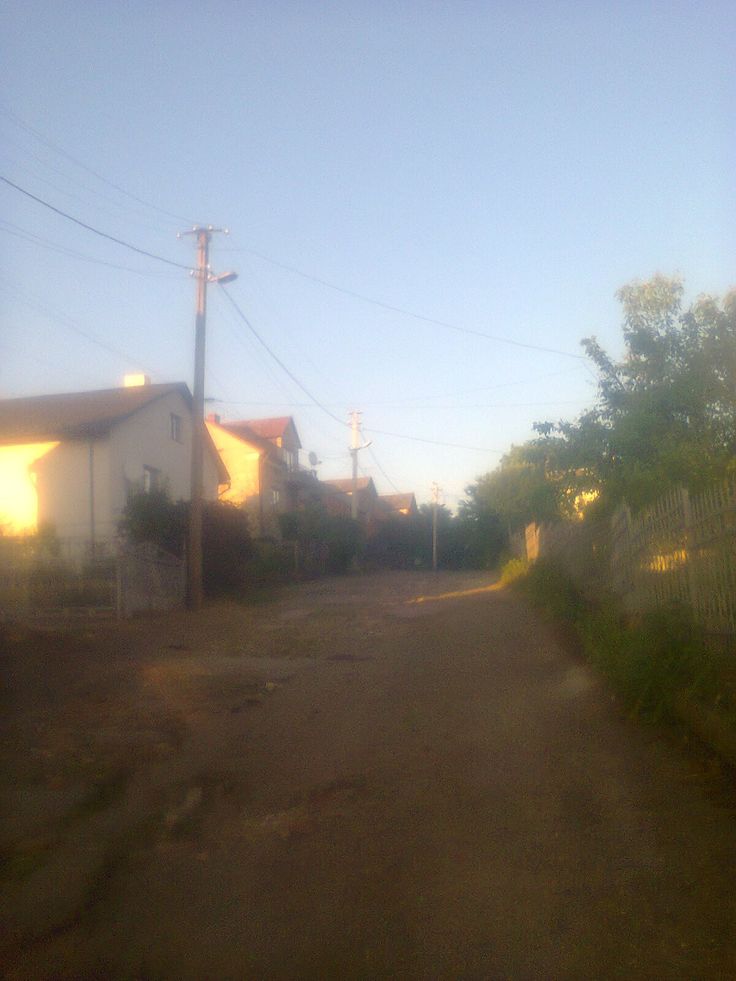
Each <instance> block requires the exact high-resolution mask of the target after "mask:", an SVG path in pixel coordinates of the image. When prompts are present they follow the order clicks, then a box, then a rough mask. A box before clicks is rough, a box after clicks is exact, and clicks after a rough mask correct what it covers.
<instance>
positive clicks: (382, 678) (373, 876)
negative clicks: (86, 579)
mask: <svg viewBox="0 0 736 981" xmlns="http://www.w3.org/2000/svg"><path fill="white" fill-rule="evenodd" d="M488 584H489V582H488V580H487V579H485V580H484V579H483V577H478V576H470V575H445V574H440V575H439V576H437V577H428V576H422V575H418V574H395V575H394V574H391V575H384V576H376V577H369V576H365V577H353V578H347V579H342V580H333V581H329V582H327V581H323V582H319V583H309V584H303V585H300V586H296V587H289V588H286V589H284V590H281V591H279V592H278V593H277V594H276V595H275V596H274V597H272V598H271V599H269V600H268V601H264V602H261V603H259V604H258V605H256V606H238V605H235V604H219V605H215V606H210V607H208V608H207V609H205V610H204V611H203V612H202V613H201V614H197V615H191V614H187V615H184V614H178V615H172V616H166V617H161V618H157V619H154V620H150V621H136V622H132V623H128V624H123V625H121V626H118V625H114V624H100V625H85V626H84V627H82V628H77V629H76V630H75V631H72V632H69V631H67V632H65V633H55V632H46V633H43V634H29V633H28V632H27V631H25V630H22V629H12V630H10V631H6V632H5V635H4V640H5V645H6V648H9V649H7V650H6V651H5V652H4V654H3V658H2V663H3V665H4V675H5V680H6V682H7V683H8V684H7V696H6V697H7V703H6V705H5V706H4V709H3V716H2V733H1V735H2V737H3V741H2V750H1V753H2V756H1V761H2V766H3V777H2V785H1V786H0V790H1V792H2V800H1V801H0V803H2V807H3V814H4V819H3V822H2V826H1V829H0V830H1V833H2V839H1V841H0V845H1V846H2V850H3V857H4V862H3V873H2V881H1V882H0V885H1V886H2V900H3V907H4V916H3V920H4V931H3V936H2V951H3V954H2V956H3V963H4V964H5V972H6V977H8V978H12V979H31V978H32V979H37V978H55V979H56V978H75V979H76V978H90V979H91V978H106V979H107V978H110V979H117V978H121V979H123V978H124V979H129V978H130V979H133V978H140V979H241V978H242V979H266V978H284V979H291V978H294V979H301V978H327V979H330V978H340V979H342V978H346V979H350V978H366V979H368V978H411V979H414V978H421V979H435V978H436V979H440V978H442V979H444V978H447V979H456V978H463V979H473V978H479V979H480V978H491V979H496V978H498V979H501V978H510V979H537V978H541V979H556V978H560V979H563V978H581V979H582V978H627V979H631V978H657V979H667V978H683V979H706V978H719V979H726V978H733V977H736V881H735V878H734V873H735V871H736V812H735V811H734V807H733V797H732V796H731V795H730V794H729V793H728V788H727V785H726V778H725V777H723V776H722V775H721V776H720V777H719V776H718V775H716V774H710V775H709V774H708V773H707V772H706V769H707V768H706V766H705V764H704V762H703V760H702V759H697V758H694V757H692V756H686V755H684V753H683V752H682V750H681V749H679V748H678V747H677V746H676V745H673V744H672V743H671V742H667V741H664V740H662V739H660V738H657V737H656V736H655V735H654V734H653V733H651V732H648V731H646V730H645V729H642V728H641V727H640V726H639V725H637V724H635V723H632V722H630V721H628V720H626V719H625V718H624V717H623V716H622V713H621V710H620V708H619V707H618V705H617V703H616V702H615V701H614V700H612V698H611V695H610V693H609V692H608V691H607V689H606V687H605V685H604V684H602V683H601V682H599V681H598V680H597V679H596V677H595V675H594V674H593V673H592V672H591V671H590V670H589V669H588V668H587V667H585V665H584V664H583V663H582V662H581V661H580V660H579V659H577V658H576V657H575V656H574V655H573V654H571V653H570V652H569V651H566V650H565V649H563V648H562V647H561V646H560V644H559V643H558V641H557V640H556V639H555V635H554V633H553V632H552V631H551V630H550V629H549V628H548V627H547V626H546V625H545V624H544V623H543V622H542V621H541V620H540V618H539V617H538V616H537V615H536V614H534V613H533V612H531V611H530V610H529V609H528V607H526V606H525V605H524V603H523V602H522V601H521V600H519V599H517V598H515V597H513V596H512V595H511V594H509V593H508V592H505V591H502V590H489V589H487V588H484V587H487V586H488ZM469 590H480V591H476V592H468V591H469ZM443 594H456V595H444V596H443ZM420 596H425V597H429V598H428V599H426V600H425V601H423V602H415V600H416V598H417V597H420ZM432 597H434V598H432Z"/></svg>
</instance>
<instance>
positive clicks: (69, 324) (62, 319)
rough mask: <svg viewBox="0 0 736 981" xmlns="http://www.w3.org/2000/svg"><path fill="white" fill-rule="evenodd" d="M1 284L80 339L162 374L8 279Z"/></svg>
mask: <svg viewBox="0 0 736 981" xmlns="http://www.w3.org/2000/svg"><path fill="white" fill-rule="evenodd" d="M0 282H3V283H4V284H5V288H6V289H8V288H9V289H10V291H11V293H14V294H15V296H16V298H17V299H19V300H20V302H21V303H25V304H26V306H28V307H30V308H31V309H35V310H38V311H39V312H40V313H41V314H42V315H43V316H44V317H47V318H48V319H49V320H51V321H56V323H59V324H61V326H62V327H66V329H67V330H71V331H73V332H74V333H75V334H79V336H80V337H83V338H84V339H85V340H86V341H89V342H90V343H91V344H94V345H96V346H97V347H99V348H101V349H102V350H103V351H107V353H108V354H112V355H114V356H115V357H116V358H122V359H123V361H127V362H128V364H131V365H135V367H136V368H137V369H138V370H139V371H140V369H141V368H143V369H144V370H145V371H147V372H148V373H149V374H151V375H154V376H156V375H159V374H160V373H159V372H158V371H156V370H155V369H154V368H150V367H148V366H146V365H145V364H142V363H141V361H140V359H139V358H132V357H131V356H130V355H129V354H126V353H125V351H121V350H120V349H119V348H116V347H113V345H112V344H107V343H106V342H105V341H102V340H100V339H99V338H98V337H95V336H94V334H89V333H87V331H85V330H83V329H82V328H81V327H80V326H79V325H78V324H76V323H75V322H74V321H73V320H71V319H70V318H69V317H67V316H65V315H64V314H60V313H58V312H56V311H53V310H51V309H50V308H49V307H46V306H44V304H43V303H39V302H38V300H34V299H29V294H27V293H25V291H24V290H21V289H19V288H18V287H17V286H16V285H15V284H14V283H11V282H10V280H8V279H6V277H4V276H2V275H0ZM24 294H25V295H24Z"/></svg>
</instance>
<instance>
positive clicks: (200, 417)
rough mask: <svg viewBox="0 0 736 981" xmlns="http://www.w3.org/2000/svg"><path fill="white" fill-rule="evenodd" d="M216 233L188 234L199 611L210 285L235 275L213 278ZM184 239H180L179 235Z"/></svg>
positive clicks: (192, 575) (194, 581)
mask: <svg viewBox="0 0 736 981" xmlns="http://www.w3.org/2000/svg"><path fill="white" fill-rule="evenodd" d="M214 232H224V233H225V234H227V229H226V228H213V227H212V225H197V226H195V227H194V228H192V229H191V230H190V231H188V232H184V233H183V234H185V235H195V236H196V238H197V268H196V269H195V270H194V271H193V273H192V275H193V276H194V277H195V278H196V280H197V308H196V316H195V321H194V387H193V389H192V480H191V487H190V504H189V540H188V543H187V606H188V607H189V609H190V610H198V609H199V608H200V607H201V606H202V501H203V497H204V443H205V433H206V428H205V423H204V355H205V333H206V325H207V284H208V283H230V282H232V281H233V280H234V279H235V278H236V273H224V274H223V275H221V276H213V275H212V274H211V272H210V267H209V248H210V239H211V238H212V235H213V233H214ZM180 237H181V236H180Z"/></svg>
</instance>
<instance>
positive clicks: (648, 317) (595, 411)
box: [536, 275, 736, 509]
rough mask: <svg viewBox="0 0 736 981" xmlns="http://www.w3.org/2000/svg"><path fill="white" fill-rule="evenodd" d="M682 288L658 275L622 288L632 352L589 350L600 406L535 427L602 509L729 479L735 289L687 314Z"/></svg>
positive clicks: (735, 408) (735, 410) (589, 343)
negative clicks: (618, 356)
mask: <svg viewBox="0 0 736 981" xmlns="http://www.w3.org/2000/svg"><path fill="white" fill-rule="evenodd" d="M683 292H684V291H683V285H682V282H681V281H680V280H679V279H677V278H668V277H665V276H661V275H657V276H655V277H653V278H652V279H651V280H648V281H646V282H643V283H641V282H634V283H630V284H628V285H627V286H624V287H623V288H622V289H621V290H619V292H618V294H617V297H618V299H619V301H620V302H621V304H622V307H623V337H624V342H625V353H624V356H623V358H622V359H621V360H620V361H618V362H617V361H614V360H613V359H612V358H611V357H610V356H609V355H608V354H607V353H606V351H604V349H603V348H602V347H601V346H600V344H599V343H598V341H597V340H596V339H595V338H594V337H591V338H586V339H585V340H584V341H583V346H584V348H585V350H586V352H587V354H588V356H589V357H590V358H591V360H592V361H593V363H594V364H595V366H596V368H597V370H598V400H597V403H596V405H595V406H594V407H593V408H592V409H590V410H588V411H587V412H585V413H583V414H582V415H581V416H580V418H579V419H577V420H576V421H575V422H572V423H565V422H562V423H558V424H557V425H554V426H553V425H550V424H548V423H547V424H543V425H538V426H537V427H536V428H537V430H538V432H540V434H541V435H542V441H544V440H547V441H549V442H550V445H553V443H554V451H555V459H556V465H557V467H558V468H560V472H565V473H566V474H567V482H568V484H569V485H570V486H573V485H575V484H577V485H578V486H579V487H583V486H585V487H586V488H587V489H590V490H597V491H598V492H599V493H600V504H599V506H600V507H602V508H604V509H610V508H612V507H615V506H616V505H617V504H618V503H619V502H620V501H621V500H623V499H625V500H626V501H627V502H628V503H629V504H630V505H631V506H632V507H634V508H639V507H642V506H644V505H646V504H649V503H651V502H652V501H653V500H654V499H656V498H657V497H658V496H659V495H660V494H661V493H662V491H663V490H664V489H666V488H667V487H670V486H675V485H678V484H682V485H685V486H688V487H690V488H693V489H696V488H698V487H700V486H703V485H704V484H707V483H709V482H712V481H714V480H717V479H719V478H722V477H724V476H725V475H726V473H728V471H729V470H731V469H733V467H734V457H735V455H736V293H731V294H729V295H728V296H727V297H726V298H725V300H724V302H723V303H722V304H720V303H719V302H718V301H717V300H716V299H714V298H713V297H708V296H702V297H700V298H699V299H698V300H697V301H696V302H695V303H694V304H693V305H692V306H691V307H690V308H689V309H687V310H683V307H682V298H683Z"/></svg>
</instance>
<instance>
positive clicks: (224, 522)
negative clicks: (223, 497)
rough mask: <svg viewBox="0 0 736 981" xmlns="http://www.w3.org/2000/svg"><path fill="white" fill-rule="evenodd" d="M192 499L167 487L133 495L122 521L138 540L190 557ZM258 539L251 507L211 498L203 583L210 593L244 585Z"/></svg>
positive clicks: (125, 530) (123, 528)
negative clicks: (172, 493) (245, 508)
mask: <svg viewBox="0 0 736 981" xmlns="http://www.w3.org/2000/svg"><path fill="white" fill-rule="evenodd" d="M188 524H189V502H187V501H172V500H171V498H170V497H169V495H168V493H167V492H166V491H164V490H156V491H151V492H150V493H143V492H141V493H138V494H135V495H133V496H132V497H131V499H130V501H129V502H128V504H127V506H126V508H125V511H124V512H123V518H122V520H121V521H120V524H119V530H120V532H121V533H122V534H123V535H124V536H125V537H126V538H127V539H128V541H130V542H133V543H139V542H151V543H152V544H154V545H157V546H158V547H159V548H161V549H163V550H164V551H166V552H169V553H170V554H172V555H176V556H179V557H184V555H185V554H186V540H187V533H188ZM252 556H253V541H252V539H251V536H250V530H249V527H248V518H247V515H246V514H245V512H244V511H243V510H242V509H241V508H238V507H236V506H235V505H233V504H227V503H225V502H223V501H205V502H204V504H203V508H202V586H203V589H204V592H205V595H207V596H217V595H219V594H222V593H225V592H231V591H233V590H237V589H239V588H240V587H241V586H242V585H243V583H244V582H245V578H246V564H247V562H248V561H249V560H250V559H251V558H252Z"/></svg>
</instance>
